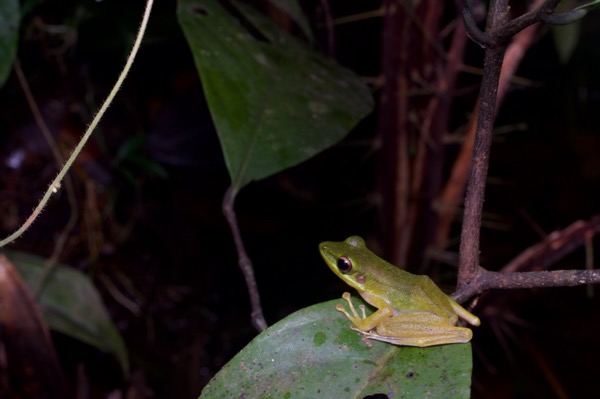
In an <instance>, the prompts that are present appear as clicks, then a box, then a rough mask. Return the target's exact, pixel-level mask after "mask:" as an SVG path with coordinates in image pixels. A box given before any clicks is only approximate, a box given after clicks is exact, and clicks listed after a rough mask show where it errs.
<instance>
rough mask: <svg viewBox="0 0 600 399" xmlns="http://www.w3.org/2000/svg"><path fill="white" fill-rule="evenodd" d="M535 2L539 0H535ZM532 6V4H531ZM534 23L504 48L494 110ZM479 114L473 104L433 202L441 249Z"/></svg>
mask: <svg viewBox="0 0 600 399" xmlns="http://www.w3.org/2000/svg"><path fill="white" fill-rule="evenodd" d="M537 1H538V2H539V1H540V0H537ZM534 6H535V4H534ZM536 32H537V25H534V26H530V27H529V28H527V29H525V30H523V31H522V32H519V33H518V34H517V35H516V36H515V38H514V39H513V41H512V42H511V43H510V45H509V46H508V48H507V49H506V54H505V56H504V62H503V65H502V71H501V72H500V80H499V82H498V94H497V96H496V112H497V111H498V109H499V108H500V105H501V104H502V102H503V101H504V97H505V96H506V93H507V92H508V88H509V86H510V81H511V78H512V77H513V76H514V74H515V73H516V70H517V68H518V66H519V64H520V63H521V60H522V59H523V56H524V55H525V53H526V51H527V49H528V48H529V47H530V46H531V44H532V43H533V39H534V37H535V33H536ZM478 114H479V105H478V103H477V104H476V105H475V108H474V110H473V113H472V115H473V116H472V117H471V119H470V121H469V124H468V127H467V133H466V135H465V139H464V142H463V145H462V147H461V149H460V152H459V154H458V156H457V158H456V160H455V161H454V165H453V166H452V171H451V172H450V177H449V178H448V181H447V182H446V185H445V186H444V188H443V190H442V192H441V194H440V195H439V198H438V199H437V200H436V202H435V208H436V211H437V212H438V225H437V230H436V233H435V240H434V245H435V247H436V249H438V250H441V249H442V248H444V247H445V246H446V241H447V240H448V235H449V234H450V228H451V226H452V222H453V221H454V219H455V217H456V214H457V210H458V207H459V205H460V203H461V201H462V199H463V192H464V188H465V185H466V182H467V176H468V174H469V169H470V167H471V158H472V156H473V142H474V140H475V126H476V123H475V121H476V119H477V116H478Z"/></svg>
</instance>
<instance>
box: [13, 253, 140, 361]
mask: <svg viewBox="0 0 600 399" xmlns="http://www.w3.org/2000/svg"><path fill="white" fill-rule="evenodd" d="M5 252H7V253H6V256H7V257H8V258H9V259H10V260H11V262H12V263H13V264H14V265H15V268H16V269H17V270H18V272H19V274H20V275H21V277H22V278H23V280H24V281H25V283H26V284H27V286H28V287H29V289H30V290H31V292H32V293H33V294H34V295H35V290H36V289H37V288H38V286H39V284H40V279H41V278H43V275H44V272H45V262H46V260H45V259H44V258H42V257H39V256H34V255H31V254H26V253H22V252H17V251H10V252H8V251H5ZM38 302H39V304H40V306H41V308H42V313H43V315H44V319H45V320H46V323H48V326H49V327H50V329H52V330H54V331H58V332H60V333H62V334H65V335H67V336H69V337H72V338H75V339H77V340H80V341H82V342H85V343H87V344H89V345H91V346H94V347H96V348H98V349H100V350H102V351H105V352H109V353H112V354H113V355H115V357H116V358H117V360H118V361H119V364H120V365H121V368H122V369H123V372H124V373H127V372H128V370H129V360H128V357H127V349H126V347H125V343H124V342H123V339H122V338H121V335H120V334H119V332H118V330H117V328H116V327H115V325H114V324H113V323H112V321H111V319H110V316H109V315H108V312H107V311H106V308H105V306H104V303H103V302H102V298H101V297H100V294H99V293H98V291H97V290H96V287H94V285H93V284H92V282H91V281H90V279H89V278H88V277H87V276H86V275H85V274H83V273H81V272H80V271H78V270H76V269H73V268H72V267H68V266H65V265H57V266H56V268H55V269H54V271H53V272H52V273H51V274H50V275H49V276H48V279H47V280H46V283H45V285H44V287H43V289H42V291H41V293H40V294H39V295H38Z"/></svg>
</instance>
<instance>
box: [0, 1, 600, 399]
mask: <svg viewBox="0 0 600 399" xmlns="http://www.w3.org/2000/svg"><path fill="white" fill-rule="evenodd" d="M367 3H369V4H367ZM319 4H320V2H317V1H306V2H303V7H304V9H305V11H306V12H307V14H308V16H309V18H310V19H311V21H312V22H313V23H314V25H315V26H316V28H315V32H316V35H317V47H318V48H320V49H322V50H325V49H326V44H325V31H324V29H323V28H320V27H319V26H321V25H320V21H321V20H320V15H319V12H318V10H319ZM260 5H261V4H259V6H260ZM378 5H379V4H378V2H364V1H342V0H337V1H330V7H331V9H332V13H333V14H334V16H344V15H350V14H353V13H358V12H363V11H368V10H370V9H374V8H376V7H377V6H378ZM263 6H264V5H263ZM175 7H176V3H175V1H158V3H157V4H156V5H155V8H154V11H153V14H152V17H151V19H150V25H149V31H148V33H147V36H146V39H145V41H144V44H143V46H142V48H141V50H140V53H139V56H138V58H137V60H136V62H135V64H134V66H133V69H132V71H131V73H130V75H129V77H128V79H127V80H126V82H125V85H124V87H123V88H122V90H121V91H120V93H119V95H118V96H117V98H116V100H115V103H114V104H113V106H112V107H111V109H110V110H109V111H108V113H107V115H106V117H105V119H104V120H103V121H102V123H101V125H100V127H99V129H98V131H97V132H96V133H95V137H94V138H93V139H92V141H91V142H90V143H89V144H88V145H87V147H86V149H85V150H84V154H83V155H82V156H81V157H80V161H78V163H77V164H76V165H75V167H74V170H73V172H72V173H71V176H72V177H73V179H74V181H75V186H76V191H77V198H78V206H79V209H80V212H81V214H82V217H81V222H80V223H78V225H77V226H76V228H75V230H74V231H73V232H72V237H70V239H69V241H68V244H67V246H66V248H65V250H64V251H63V254H62V255H61V262H63V263H66V264H70V265H72V266H74V267H76V268H78V269H80V270H83V271H85V272H87V273H88V274H89V275H90V276H91V277H92V278H94V279H96V281H97V282H98V280H97V277H98V276H99V275H100V274H101V275H104V276H108V277H109V278H110V279H112V281H115V282H122V281H124V280H123V279H126V280H128V281H129V282H130V283H131V284H132V285H133V287H135V289H127V287H126V286H123V285H121V288H123V292H125V294H126V295H128V296H129V297H130V299H131V300H133V301H134V302H136V303H137V304H138V305H139V309H140V311H139V313H138V314H133V313H132V312H130V311H128V310H127V309H125V308H124V307H123V306H121V305H120V304H119V302H118V301H117V300H116V299H115V298H114V297H113V296H112V295H111V293H110V292H109V291H108V290H107V289H106V287H105V286H104V285H103V284H102V283H101V282H98V284H97V286H98V287H99V289H100V290H101V291H102V293H103V295H104V299H105V302H106V304H107V306H108V308H109V310H110V312H111V314H112V316H113V319H114V321H115V323H116V324H117V326H118V328H119V329H120V331H121V332H122V334H123V336H124V337H125V340H126V342H127V345H128V348H129V351H130V355H131V360H132V364H133V372H132V376H129V377H127V378H122V377H121V376H119V374H118V372H117V367H116V363H115V362H114V359H111V358H110V357H108V356H106V355H105V354H102V353H99V352H98V351H96V350H94V349H92V348H90V347H87V346H85V345H82V344H79V343H77V342H74V341H73V340H71V339H69V338H67V337H64V336H60V335H57V334H56V335H54V338H55V342H56V344H57V348H58V352H59V355H60V357H61V362H62V363H63V366H64V369H65V371H66V373H67V375H68V376H69V378H70V379H71V380H74V376H75V374H76V369H77V366H78V365H80V364H84V365H85V368H86V372H87V374H88V376H89V380H90V384H91V385H92V387H93V395H97V396H95V397H103V396H102V395H104V394H105V393H106V392H109V391H111V390H113V389H130V390H136V392H137V393H138V394H140V395H141V394H142V391H144V390H147V391H146V392H147V393H148V392H151V393H152V395H153V396H154V397H165V398H168V397H172V398H175V397H197V395H198V394H199V393H200V390H201V388H202V386H204V385H205V384H206V382H207V381H208V380H209V379H210V378H211V377H212V376H213V375H214V373H216V372H217V371H218V370H219V368H220V367H221V366H222V365H223V364H224V363H226V362H227V361H228V360H229V359H230V358H231V357H232V356H233V355H234V354H235V353H236V352H237V351H238V350H240V349H241V348H242V347H243V346H244V345H245V344H247V343H248V342H249V340H251V339H252V338H253V337H254V336H255V334H256V332H255V331H254V330H253V329H252V327H251V325H250V317H249V313H250V312H249V304H248V297H247V292H246V289H245V285H244V281H243V278H242V275H241V273H240V272H239V270H238V267H237V255H236V252H235V249H234V246H233V242H232V239H231V235H230V233H229V230H228V228H227V226H226V223H225V220H224V218H223V217H222V214H221V209H220V207H221V200H222V196H223V194H224V191H225V189H226V188H227V186H228V184H229V178H228V174H227V171H226V169H225V166H224V163H223V159H222V155H221V152H220V148H219V144H218V140H217V138H216V135H215V133H214V129H213V128H212V124H211V121H210V115H209V113H208V111H207V109H206V105H205V104H204V101H203V98H202V94H201V86H200V83H199V80H198V77H197V73H196V71H195V68H194V65H193V61H192V57H191V54H190V53H189V49H188V47H187V44H186V42H185V40H184V38H183V35H182V33H181V31H180V29H179V27H178V24H177V20H176V16H175ZM142 9H143V2H141V1H128V2H122V1H116V0H105V1H101V2H93V1H64V0H61V1H54V0H52V1H46V2H42V3H40V4H39V5H37V6H36V7H35V8H34V9H33V11H32V12H31V13H30V14H28V15H27V16H26V17H25V18H24V20H23V21H22V26H21V31H20V32H21V38H20V44H19V54H18V56H19V58H20V60H21V64H22V67H23V69H24V71H25V73H26V75H27V77H28V79H29V84H30V85H31V87H32V91H33V93H34V96H35V98H36V100H37V102H38V104H39V105H40V107H41V108H42V110H44V116H45V117H46V118H47V120H48V122H49V124H50V127H51V129H52V130H53V132H54V133H55V135H56V139H57V140H58V142H59V143H60V145H61V146H63V147H65V148H72V147H73V145H74V143H75V142H76V140H77V139H78V138H79V137H80V135H81V134H82V132H83V130H84V128H85V127H86V125H87V123H89V121H90V120H91V117H92V116H93V114H94V113H95V110H96V109H97V107H98V106H99V104H101V102H102V101H103V99H104V98H105V96H106V94H107V93H108V91H109V90H110V88H111V86H112V84H113V83H114V81H115V80H116V77H117V75H118V73H119V71H120V69H121V68H122V65H123V63H124V60H125V57H126V55H127V53H128V51H129V48H130V45H131V43H132V42H133V39H134V35H135V33H136V29H137V26H138V23H139V20H140V18H141V14H142ZM599 21H600V20H599V19H598V17H597V16H595V15H591V16H589V17H588V18H586V19H585V20H584V23H583V27H582V36H581V38H580V39H579V43H578V46H577V49H576V51H575V53H574V54H573V57H572V59H571V60H570V62H569V63H567V64H562V63H561V62H559V59H558V56H557V53H556V47H555V44H554V41H553V39H552V33H551V32H550V31H549V30H547V31H545V32H543V34H540V35H539V38H538V40H537V41H536V44H535V45H534V46H533V47H532V48H531V50H530V51H529V52H528V53H527V55H526V57H525V59H524V60H523V63H522V65H521V68H520V69H519V72H518V76H519V77H521V78H524V79H526V80H527V84H515V85H514V86H513V88H512V90H511V93H510V94H509V95H508V97H507V98H506V101H505V103H504V105H503V107H502V109H501V111H500V114H499V116H498V122H497V124H496V126H497V127H498V129H499V132H498V133H497V134H496V136H495V139H494V144H493V147H492V157H491V165H490V173H489V185H488V189H487V197H486V202H485V212H486V213H485V216H484V226H483V230H482V254H481V256H482V264H484V265H485V266H486V267H488V268H489V269H492V270H494V269H497V268H499V267H501V266H502V265H504V264H505V263H506V262H507V261H509V260H510V259H512V258H513V257H514V256H515V255H517V254H518V253H519V252H520V251H522V250H523V249H525V248H527V247H528V246H530V245H533V244H535V243H537V242H539V241H540V240H541V239H542V237H541V236H540V232H545V233H549V232H552V231H553V230H556V229H560V228H564V227H566V226H568V225H569V224H570V223H572V222H574V221H575V220H578V219H588V218H590V217H591V216H593V215H595V214H597V213H598V209H599V208H600V206H599V205H600V202H599V200H600V198H599V194H600V190H599V189H598V188H599V187H600V186H599V184H598V183H599V180H600V129H599V128H600V120H599V118H600V112H598V111H599V110H600V79H599V74H598V71H600V51H599V50H600V32H599V29H598V26H600V25H599V24H598V22H599ZM381 24H382V20H381V19H380V18H371V19H367V20H363V21H359V22H355V23H352V24H346V25H341V26H339V27H338V28H336V31H335V33H336V52H335V56H336V58H337V59H338V60H339V62H341V63H342V64H343V65H345V66H347V67H349V68H351V69H353V70H355V71H356V73H358V74H359V75H361V76H365V77H375V76H377V75H378V74H379V69H380V58H381V54H380V48H381V43H380V42H381ZM50 26H60V27H64V28H66V29H65V31H67V32H68V34H65V35H59V34H56V33H52V32H50V30H49V29H48V28H49V27H50ZM482 54H483V53H482V50H481V49H480V48H478V47H477V46H475V45H471V47H470V48H469V49H468V52H467V59H466V61H465V63H466V64H469V65H471V66H474V67H481V58H482ZM479 80H480V76H478V75H477V74H474V73H467V72H465V73H463V74H462V75H461V77H460V83H459V88H460V92H459V93H457V97H456V102H455V110H454V111H453V116H452V118H451V123H452V124H453V126H451V127H450V128H449V130H450V131H452V130H453V129H458V128H459V127H460V126H461V125H463V124H464V123H465V122H466V118H467V116H468V114H469V112H471V110H472V107H473V103H474V101H475V98H476V96H477V89H478V82H479ZM373 92H374V95H375V96H377V88H375V87H374V88H373ZM0 105H1V108H0V128H1V129H2V132H3V134H2V135H1V136H0V140H1V146H0V157H1V159H2V163H1V164H0V168H1V173H0V176H1V178H0V185H1V186H0V187H1V190H0V192H1V195H0V209H1V212H2V214H3V215H6V216H5V217H3V220H2V223H0V228H1V229H2V231H3V234H5V235H7V234H9V233H10V232H12V231H13V230H14V228H16V227H17V226H18V225H19V223H20V222H21V221H23V220H24V219H25V218H26V217H27V216H28V213H29V212H30V210H31V209H32V208H33V207H34V206H35V204H36V203H37V201H38V200H39V198H40V197H41V195H42V193H43V191H44V190H45V188H46V187H47V185H48V182H49V181H50V179H51V178H52V177H53V176H54V174H55V172H56V165H55V163H54V161H53V159H52V157H51V154H50V152H49V150H48V149H47V147H46V145H45V143H44V141H43V139H42V138H41V136H40V135H39V132H37V131H36V128H35V122H34V121H33V118H32V116H31V113H30V111H29V108H28V107H27V104H26V102H25V99H24V96H23V94H22V92H21V89H20V87H19V85H18V81H17V80H16V78H15V76H14V74H13V75H11V77H10V79H9V80H8V82H7V83H6V85H5V86H4V87H3V88H2V90H1V91H0ZM376 115H377V114H376V112H375V113H374V114H373V115H371V116H369V117H367V118H366V119H365V120H364V121H363V122H361V123H360V124H359V126H358V127H357V128H356V129H355V130H354V131H353V132H352V133H350V134H349V135H348V137H347V139H345V140H344V141H343V142H342V143H340V144H339V145H337V146H335V147H334V148H331V149H328V150H327V151H325V152H323V153H322V154H320V155H318V156H316V157H315V158H313V159H311V160H309V161H308V162H306V163H304V164H302V165H299V166H297V167H294V168H292V169H289V170H287V171H284V172H283V173H280V174H278V175H276V176H273V177H270V178H268V179H265V180H262V181H259V182H254V183H252V184H250V185H249V186H247V187H246V188H244V189H243V190H242V191H241V192H240V195H239V197H238V199H237V202H236V210H237V212H238V216H239V220H240V226H241V231H242V234H243V236H244V239H245V244H246V247H247V249H248V251H249V255H250V257H251V258H252V260H253V262H254V265H255V271H256V277H257V281H258V285H259V288H260V293H261V297H262V302H263V306H264V311H265V316H266V318H267V321H268V322H269V323H274V322H276V321H278V320H280V319H281V318H283V317H285V316H286V315H288V314H290V313H291V312H293V311H295V310H297V309H300V308H303V307H306V306H309V305H311V304H314V303H317V302H321V301H325V300H329V299H332V298H336V297H338V296H339V295H340V293H341V292H342V290H344V285H343V283H342V282H341V281H338V280H337V279H336V277H335V276H334V275H333V274H331V272H330V271H329V270H328V269H327V268H326V267H325V265H324V264H323V262H322V260H321V259H320V256H319V254H318V251H317V245H318V243H319V242H321V241H325V240H342V239H344V238H346V237H347V236H349V235H352V234H360V235H363V236H364V237H365V238H366V239H367V241H368V242H370V245H371V246H373V247H374V249H375V250H376V249H377V240H378V237H377V235H376V224H377V209H376V195H375V183H374V181H375V174H376V169H375V167H376V162H377V150H375V147H374V139H375V133H376V127H377V120H376ZM458 145H459V143H458V142H456V143H454V144H449V147H448V149H449V152H450V154H452V153H453V152H455V151H457V150H458ZM18 151H24V153H25V154H26V157H25V159H24V161H23V162H22V163H21V164H20V165H19V167H17V168H11V167H9V166H8V164H7V161H8V159H10V157H11V156H14V154H15V153H16V152H18ZM69 214H70V210H69V203H68V201H67V199H66V197H65V195H64V194H63V195H61V196H59V197H58V198H55V199H54V200H53V201H52V202H51V203H50V204H49V205H48V207H47V208H46V210H45V212H44V213H43V214H42V216H41V217H40V218H39V219H38V220H37V221H36V223H35V224H34V225H33V226H32V227H31V229H30V230H29V231H28V232H27V233H26V234H25V235H24V236H23V237H22V238H21V239H19V240H18V241H17V242H16V243H15V244H13V245H12V248H15V249H19V250H23V251H28V252H32V253H36V254H40V255H44V256H49V255H50V253H51V252H52V249H53V246H54V243H55V239H56V237H57V234H59V233H60V231H61V229H62V228H63V227H64V224H65V223H66V221H67V219H68V217H69ZM91 215H96V216H99V218H98V219H97V220H96V221H95V222H94V221H93V218H91V217H90V216H91ZM86 216H87V218H86ZM458 227H459V224H458V223H457V224H456V230H455V232H454V238H456V241H455V244H454V245H453V246H452V247H451V248H449V250H451V251H457V249H458V245H457V243H458V241H457V239H458ZM583 265H584V253H583V250H580V251H579V252H576V253H574V254H573V255H572V256H569V257H568V258H567V259H565V260H564V261H562V262H561V264H559V265H556V266H555V267H556V268H582V267H583ZM442 270H443V271H444V273H442V274H444V275H446V274H447V273H449V272H450V271H451V270H452V268H451V267H446V268H445V269H442ZM441 283H442V285H443V288H445V289H446V290H447V291H452V288H453V281H452V279H449V280H448V281H442V282H441ZM599 305H600V304H599V303H598V299H597V298H596V296H593V295H592V296H591V297H590V296H589V295H588V293H587V291H586V287H578V288H559V289H535V290H520V291H514V292H493V293H489V294H487V295H485V296H484V297H482V298H481V300H480V303H479V305H478V307H477V308H476V309H475V311H474V312H475V313H477V314H478V315H479V316H480V317H481V318H482V324H483V325H482V327H479V328H477V329H476V331H475V338H474V341H473V344H474V361H475V365H474V369H475V371H474V381H473V394H474V396H475V397H486V398H492V397H515V398H520V397H523V398H532V397H540V398H548V397H557V396H559V397H560V393H561V392H564V393H565V395H567V396H562V397H591V396H594V394H595V395H598V394H600V387H599V386H598V384H597V382H596V380H597V379H594V377H592V375H593V372H594V371H595V370H596V369H597V367H595V364H596V363H597V361H598V356H599V355H600V353H599V349H598V345H597V344H596V342H597V338H596V337H597V336H598V333H599V332H600V326H599V325H598V323H599V322H598V320H600V317H599V316H600V315H599V312H598V309H600V307H599ZM140 381H142V382H140ZM152 395H150V394H149V396H148V397H152ZM142 397H143V396H142Z"/></svg>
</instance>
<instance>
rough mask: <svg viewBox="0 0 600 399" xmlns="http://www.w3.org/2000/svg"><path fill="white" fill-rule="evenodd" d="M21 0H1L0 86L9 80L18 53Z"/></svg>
mask: <svg viewBox="0 0 600 399" xmlns="http://www.w3.org/2000/svg"><path fill="white" fill-rule="evenodd" d="M19 18H20V16H19V0H0V86H3V85H4V83H5V82H6V79H8V75H9V74H10V71H11V69H12V65H13V60H14V59H15V54H16V52H17V41H18V37H19V36H18V35H19Z"/></svg>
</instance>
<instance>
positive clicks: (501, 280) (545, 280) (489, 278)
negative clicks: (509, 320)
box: [453, 268, 600, 302]
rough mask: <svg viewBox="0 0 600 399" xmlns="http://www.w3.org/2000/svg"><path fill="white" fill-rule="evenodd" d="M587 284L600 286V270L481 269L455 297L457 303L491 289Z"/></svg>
mask: <svg viewBox="0 0 600 399" xmlns="http://www.w3.org/2000/svg"><path fill="white" fill-rule="evenodd" d="M585 284H600V270H598V269H594V270H554V271H540V272H515V273H502V272H490V271H487V270H485V269H482V268H479V271H478V273H477V276H476V278H475V280H474V281H473V282H472V283H471V284H470V285H469V286H468V287H467V289H466V290H461V291H459V292H457V293H456V294H455V295H453V298H454V299H455V300H456V301H457V302H464V301H466V300H467V299H469V298H471V297H473V296H475V295H477V294H481V293H482V292H484V291H487V290H491V289H517V288H540V287H575V286H578V285H585Z"/></svg>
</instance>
